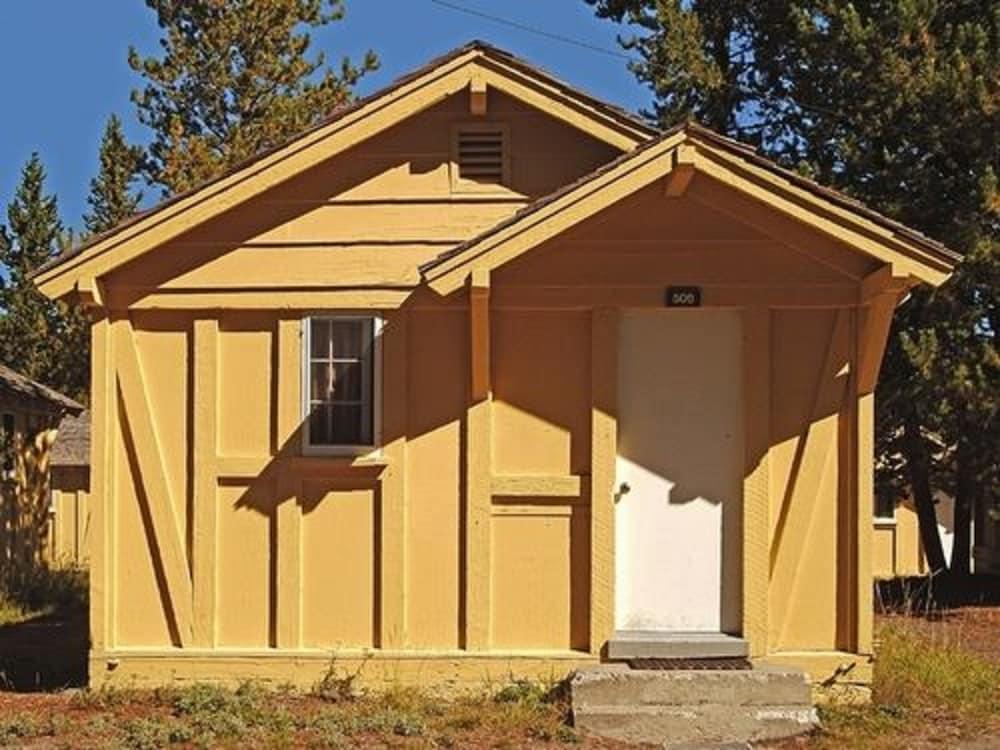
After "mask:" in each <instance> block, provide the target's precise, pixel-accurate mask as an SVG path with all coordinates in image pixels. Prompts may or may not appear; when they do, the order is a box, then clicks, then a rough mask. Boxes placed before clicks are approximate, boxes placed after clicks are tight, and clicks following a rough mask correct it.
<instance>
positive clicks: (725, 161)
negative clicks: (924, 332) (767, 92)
mask: <svg viewBox="0 0 1000 750" xmlns="http://www.w3.org/2000/svg"><path fill="white" fill-rule="evenodd" d="M682 152H686V153H685V155H684V156H683V157H681V156H680V155H681V153H682ZM678 158H683V159H685V160H689V161H690V167H692V168H693V170H694V171H695V172H701V173H704V174H707V175H708V176H710V177H713V178H715V179H718V180H720V181H722V182H724V183H725V184H726V185H727V186H729V187H731V188H735V189H737V190H742V191H744V192H747V193H752V194H753V197H754V198H756V199H758V200H761V201H763V202H765V203H768V204H770V205H771V206H772V207H773V208H775V209H777V210H778V211H780V212H783V213H786V214H788V215H790V216H792V217H793V218H794V219H796V220H797V221H799V222H802V223H804V224H807V225H811V226H812V227H813V228H814V229H817V230H819V231H821V232H825V233H827V234H829V235H831V236H833V237H835V238H837V239H839V240H841V241H843V242H844V243H846V244H847V245H849V246H850V247H852V248H853V249H855V250H856V251H858V252H863V253H867V254H868V255H870V256H871V257H873V258H875V259H877V260H880V261H882V262H885V263H889V264H892V266H893V275H897V276H912V277H915V278H917V279H919V280H921V281H925V282H928V283H931V284H934V285H937V284H940V283H941V282H943V281H944V280H945V279H946V278H947V276H948V274H949V273H950V272H951V270H952V268H953V267H954V265H955V263H957V262H958V261H959V260H960V259H961V255H959V254H958V253H956V252H954V251H953V250H950V249H949V248H947V247H946V246H945V245H943V244H942V243H940V242H937V241H936V240H933V239H931V238H929V237H926V236H925V235H923V234H920V233H919V232H917V231H915V230H913V229H910V228H909V227H907V226H905V225H903V224H901V223H899V222H897V221H894V220H892V219H890V218H888V217H885V216H883V215H881V214H879V213H877V212H876V211H873V210H871V209H870V208H868V207H866V206H865V205H864V204H862V203H860V202H859V201H857V200H854V199H853V198H850V197H848V196H846V195H844V194H843V193H839V192H837V191H836V190H832V189H830V188H826V187H823V186H822V185H819V184H818V183H816V182H814V181H812V180H809V179H807V178H805V177H802V176H801V175H799V174H796V173H795V172H792V171H790V170H787V169H784V168H782V167H780V166H778V165H777V164H775V163H774V162H772V161H770V160H768V159H766V158H764V157H762V156H760V155H759V154H757V153H756V151H754V149H752V148H751V147H749V146H747V145H745V144H742V143H740V142H738V141H735V140H733V139H731V138H727V137H725V136H722V135H720V134H718V133H716V132H714V131H712V130H710V129H708V128H706V127H704V126H701V125H698V124H697V123H693V122H687V123H682V124H680V125H677V126H675V127H673V128H671V129H669V130H667V131H665V132H663V133H662V134H661V135H660V136H659V137H657V138H654V139H651V140H650V141H648V142H646V143H645V144H643V145H641V146H639V147H638V148H636V149H634V150H633V151H631V152H628V153H625V154H623V155H622V156H620V157H619V158H618V159H615V160H613V161H611V162H610V163H608V164H605V165H603V166H601V167H599V168H598V169H596V170H595V171H593V172H591V173H590V174H588V175H585V176H584V177H582V178H580V179H579V180H577V181H576V182H574V183H571V184H569V185H566V186H565V187H563V188H560V189H559V190H557V191H555V192H554V193H551V194H549V195H547V196H544V197H542V198H539V199H538V200H536V201H534V202H532V203H530V204H528V205H527V206H525V207H524V208H522V209H521V210H519V211H517V212H516V213H515V214H513V215H512V216H511V217H509V218H508V219H506V220H504V221H502V222H500V223H498V224H496V225H494V226H493V227H491V228H489V229H487V230H485V231H484V232H482V233H480V234H479V235H477V236H476V237H473V238H472V239H470V240H468V241H466V242H464V243H462V244H461V245H458V246H456V247H455V248H452V249H450V250H448V251H446V252H444V253H442V254H441V255H439V256H438V257H437V258H435V259H434V260H432V261H430V262H428V263H425V264H424V265H423V266H421V268H420V270H421V273H422V274H423V276H424V279H425V280H426V281H427V282H428V283H429V285H430V286H431V288H433V289H434V290H435V291H437V292H439V293H441V294H447V293H449V292H451V291H454V290H455V289H457V288H458V287H459V286H461V285H462V284H463V283H464V281H465V279H466V277H467V276H468V275H469V273H471V272H472V271H473V270H485V271H489V270H492V269H493V268H497V267H499V266H501V265H503V264H504V263H506V262H507V261H509V260H512V259H513V258H515V257H517V256H519V255H521V254H522V253H524V252H526V251H528V250H530V249H531V248H532V247H535V246H536V245H538V244H540V243H541V242H544V241H545V240H547V239H550V238H551V237H553V236H555V235H556V234H559V233H560V232H562V231H564V230H565V229H568V228H569V227H571V226H573V225H575V224H577V223H579V222H580V221H583V220H584V219H586V218H589V217H590V216H593V215H594V214H596V213H597V212H599V211H600V210H602V209H604V208H607V207H608V206H610V205H612V204H614V203H616V202H617V201H619V200H621V199H622V198H624V197H626V196H627V195H630V194H632V193H634V192H636V191H638V190H639V189H641V188H643V187H646V186H648V185H649V184H651V183H652V182H654V181H656V180H659V179H662V178H664V177H666V176H668V175H669V174H670V173H671V171H672V170H673V169H674V167H675V164H676V162H677V160H678Z"/></svg>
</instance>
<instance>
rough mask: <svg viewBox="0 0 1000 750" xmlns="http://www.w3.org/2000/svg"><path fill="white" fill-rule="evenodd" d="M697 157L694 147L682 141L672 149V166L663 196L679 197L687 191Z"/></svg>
mask: <svg viewBox="0 0 1000 750" xmlns="http://www.w3.org/2000/svg"><path fill="white" fill-rule="evenodd" d="M697 158H698V153H697V151H696V150H695V147H694V146H692V145H691V144H689V143H682V144H681V145H679V146H678V147H677V148H676V149H674V153H673V166H672V168H671V170H670V174H668V175H667V178H666V181H665V187H664V190H663V194H664V196H666V197H667V198H680V197H681V196H682V195H684V193H686V192H687V189H688V185H690V184H691V180H692V179H694V171H695V166H696V164H697Z"/></svg>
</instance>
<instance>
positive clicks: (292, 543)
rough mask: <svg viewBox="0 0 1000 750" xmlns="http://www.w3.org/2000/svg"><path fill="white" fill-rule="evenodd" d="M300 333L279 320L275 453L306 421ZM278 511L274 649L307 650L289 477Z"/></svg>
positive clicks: (295, 491) (296, 513) (295, 503)
mask: <svg viewBox="0 0 1000 750" xmlns="http://www.w3.org/2000/svg"><path fill="white" fill-rule="evenodd" d="M301 330H302V323H301V321H300V320H299V319H298V318H279V319H278V323H277V331H276V336H275V339H276V341H275V346H274V352H275V354H274V358H275V362H274V368H275V369H274V379H275V388H276V389H277V394H276V398H275V404H276V408H277V413H276V414H275V417H274V419H275V442H276V446H275V452H279V451H281V450H282V449H283V448H285V447H286V446H290V445H291V444H293V443H294V442H295V441H297V440H298V435H299V429H300V428H299V425H300V423H301V421H302V407H301V404H302V390H301V389H302V374H301V369H300V368H301V358H302V350H301ZM277 482H278V486H277V488H276V489H277V507H276V508H275V517H274V523H275V535H276V540H275V560H274V569H275V580H274V597H275V599H274V602H273V606H274V633H275V646H277V647H278V648H284V649H297V648H300V647H301V645H302V506H301V505H300V504H299V497H298V495H299V492H300V490H301V482H297V481H296V480H295V477H294V476H292V475H290V474H280V475H279V476H278V479H277Z"/></svg>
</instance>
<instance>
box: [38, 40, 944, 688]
mask: <svg viewBox="0 0 1000 750" xmlns="http://www.w3.org/2000/svg"><path fill="white" fill-rule="evenodd" d="M955 262H956V256H955V255H954V254H953V253H951V252H950V251H948V250H947V249H946V248H944V247H942V246H941V245H939V244H937V243H935V242H933V241H931V240H929V239H927V238H925V237H922V236H920V235H918V234H916V233H915V232H912V231H910V230H908V229H906V228H905V227H903V226H900V225H898V224H896V223H893V222H892V221H889V220H888V219H885V218H883V217H881V216H879V215H877V214H875V213H874V212H871V211H869V210H867V209H865V208H864V207H863V206H861V205H859V204H857V203H855V202H853V201H851V200H849V199H847V198H844V197H842V196H840V195H838V194H836V193H833V192H832V191H829V190H826V189H824V188H822V187H820V186H818V185H816V184H814V183H811V182H809V181H807V180H804V179H802V178H800V177H798V176H796V175H794V174H792V173H789V172H786V171H783V170H781V169H779V168H778V167H776V166H775V165H773V164H771V163H769V162H767V161H766V160H764V159H761V158H760V157H758V156H757V155H756V154H755V153H754V152H753V151H752V150H750V149H748V148H747V147H745V146H743V145H740V144H738V143H735V142H733V141H731V140H728V139H726V138H723V137H721V136H719V135H717V134H715V133H712V132H710V131H708V130H706V129H704V128H702V127H699V126H697V125H685V126H681V127H677V128H675V129H672V130H670V131H667V132H657V131H655V130H653V129H651V128H650V127H649V126H648V125H647V124H645V123H643V122H641V121H638V120H636V119H633V118H632V117H631V116H629V115H627V114H625V113H623V112H621V111H620V110H618V109H616V108H614V107H612V106H609V105H607V104H604V103H601V102H599V101H595V100H594V99H592V98H590V97H588V96H586V95H585V94H583V93H581V92H579V91H577V90H575V89H573V88H572V87H570V86H568V85H566V84H565V83H562V82H560V81H558V80H555V79H553V78H552V77H550V76H549V75H547V74H545V73H542V72H540V71H539V70H537V69H535V68H533V67H531V66H530V65H528V64H526V63H525V62H523V61H521V60H519V59H517V58H515V57H513V56H512V55H510V54H508V53H505V52H503V51H500V50H497V49H495V48H493V47H490V46H488V45H484V44H480V43H475V44H471V45H468V46H466V47H463V48H461V49H458V50H456V51H454V52H452V53H450V54H448V55H446V56H445V57H442V58H439V59H437V60H435V61H434V62H432V63H431V64H429V65H428V66H426V67H424V68H422V69H420V70H418V71H416V72H414V73H412V74H411V75H408V76H407V77H405V78H403V79H401V80H400V81H398V82H396V83H395V84H393V85H392V86H391V87H389V88H388V89H386V90H383V91H380V92H378V93H376V94H374V95H372V96H369V97H367V98H365V99H362V100H360V101H358V102H356V103H354V104H352V105H351V106H349V107H346V108H344V109H342V110H340V111H338V112H336V113H335V114H334V115H333V116H332V117H331V118H329V120H327V121H326V122H324V123H322V124H320V125H319V126H317V127H316V128H314V129H312V130H310V131H309V132H306V133H303V134H302V135H301V137H299V138H297V139H296V140H294V141H293V142H291V143H289V144H287V145H285V146H283V147H281V148H278V149H275V150H274V151H271V152H269V153H266V154H263V155H261V156H260V157H259V158H257V159H256V160H255V161H253V162H252V163H249V164H245V165H243V166H241V167H240V168H239V169H238V170H236V171H234V172H232V173H230V174H227V175H224V176H222V177H220V178H218V179H216V180H215V181H213V182H211V183H209V184H207V185H204V186H202V187H201V188H199V189H197V190H194V191H192V192H190V193H187V194H184V195H180V196H177V197H175V198H174V199H172V200H170V201H168V202H166V203H164V204H162V205H160V206H158V207H157V208H155V209H153V210H151V211H149V212H146V213H144V214H141V215H139V216H137V217H135V218H134V219H132V220H130V221H128V222H126V223H124V224H122V225H121V226H119V227H118V228H116V229H114V230H112V231H111V232H109V233H107V234H105V235H102V236H99V237H97V238H95V239H94V240H93V241H91V242H90V243H88V244H87V245H84V246H83V247H80V248H78V249H76V250H74V251H72V252H69V253H67V254H65V255H63V256H62V257H60V258H59V259H57V261H56V262H55V263H53V264H51V265H50V266H49V267H47V268H45V269H44V270H43V271H42V272H41V273H40V274H39V275H38V276H37V277H36V281H37V283H38V285H39V286H40V288H41V289H42V290H43V291H44V292H45V293H46V294H47V295H49V296H51V297H53V298H69V297H71V298H76V299H78V300H81V301H83V302H84V303H86V304H87V305H89V306H91V307H92V308H93V315H94V323H93V391H92V398H91V424H92V431H91V462H90V490H91V503H92V520H91V526H90V532H89V533H90V542H89V543H90V565H91V608H92V614H91V655H90V668H91V671H90V680H91V682H92V683H94V684H100V683H103V682H105V681H106V680H108V679H113V680H132V679H136V680H139V681H148V682H162V681H164V680H169V679H220V680H234V679H241V678H247V677H258V678H266V679H274V680H276V681H297V682H300V683H309V682H312V681H314V680H315V679H316V678H317V677H318V676H319V675H321V674H322V673H323V672H324V671H326V669H327V667H328V665H329V663H330V660H331V656H335V657H336V659H337V662H338V664H341V665H345V666H351V665H355V664H358V663H360V661H361V660H367V663H366V665H365V667H364V671H363V674H362V676H363V677H364V678H365V679H368V680H370V681H374V682H378V681H397V680H398V681H402V682H406V681H415V680H421V681H424V682H461V681H472V682H476V683H480V682H481V681H482V680H484V679H486V678H492V679H503V678H505V677H507V676H508V675H510V674H515V675H529V676H530V675H535V676H537V675H544V676H561V675H564V674H565V673H567V672H568V671H569V670H570V669H572V668H574V667H577V666H579V665H583V664H592V663H596V662H599V661H601V660H602V659H609V658H615V654H618V653H623V649H624V648H626V646H627V644H628V643H629V642H631V641H634V640H635V639H639V640H641V639H643V638H646V639H652V640H656V639H659V638H662V639H664V640H668V641H669V640H670V639H672V638H673V639H678V638H680V639H682V640H683V639H684V638H686V637H687V636H691V638H690V639H689V642H694V641H697V640H698V639H699V638H703V639H704V642H705V643H707V644H710V645H709V650H711V649H716V648H718V649H722V650H729V652H732V653H746V654H748V655H749V656H750V658H752V659H753V660H754V662H755V663H781V664H788V665H793V666H797V667H801V668H803V669H805V670H807V671H808V672H809V673H810V674H811V675H812V677H813V678H814V679H821V678H825V677H827V676H829V675H830V674H831V673H833V672H834V671H835V670H836V669H837V668H839V667H842V666H843V665H845V664H847V665H849V664H854V663H857V664H858V666H857V668H856V670H855V671H854V672H853V674H854V676H855V677H857V676H863V674H864V673H865V670H866V669H867V665H868V661H869V660H868V656H869V655H870V653H871V650H872V565H873V563H872V556H873V552H872V539H873V528H872V507H871V503H872V440H873V428H872V406H873V405H872V391H873V388H874V386H875V382H876V377H877V374H878V369H879V363H880V360H881V357H882V351H883V347H884V344H885V341H886V337H887V334H888V329H889V322H890V319H891V316H892V312H893V309H894V307H895V306H896V304H897V303H898V302H899V301H900V299H901V298H902V297H903V295H905V294H906V292H907V290H908V289H909V288H910V287H911V286H913V285H915V284H918V283H929V284H940V283H941V282H942V281H944V280H945V279H946V278H947V276H948V274H949V273H950V271H951V269H952V267H953V264H954V263H955ZM685 634H687V635H685ZM692 634H693V635H692Z"/></svg>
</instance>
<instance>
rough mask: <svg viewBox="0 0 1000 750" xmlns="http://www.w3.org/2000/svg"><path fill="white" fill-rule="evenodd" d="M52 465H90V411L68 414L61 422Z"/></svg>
mask: <svg viewBox="0 0 1000 750" xmlns="http://www.w3.org/2000/svg"><path fill="white" fill-rule="evenodd" d="M51 463H52V466H89V465H90V412H89V411H82V412H80V413H79V414H67V415H66V416H65V417H63V419H62V421H61V422H60V423H59V431H58V434H57V435H56V442H55V445H53V446H52V458H51Z"/></svg>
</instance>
